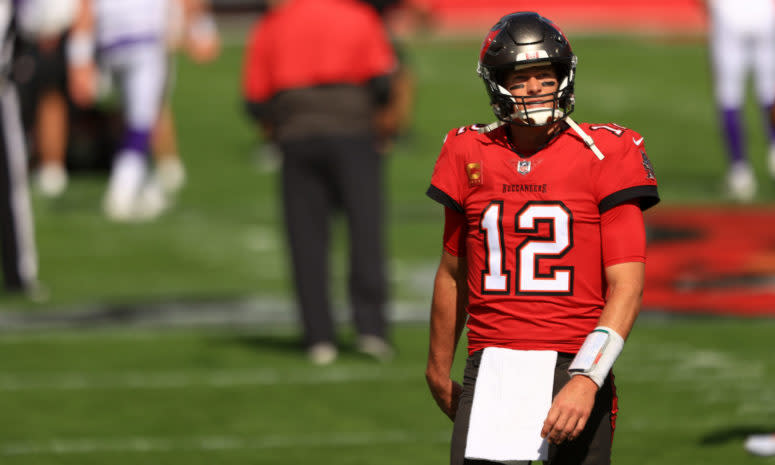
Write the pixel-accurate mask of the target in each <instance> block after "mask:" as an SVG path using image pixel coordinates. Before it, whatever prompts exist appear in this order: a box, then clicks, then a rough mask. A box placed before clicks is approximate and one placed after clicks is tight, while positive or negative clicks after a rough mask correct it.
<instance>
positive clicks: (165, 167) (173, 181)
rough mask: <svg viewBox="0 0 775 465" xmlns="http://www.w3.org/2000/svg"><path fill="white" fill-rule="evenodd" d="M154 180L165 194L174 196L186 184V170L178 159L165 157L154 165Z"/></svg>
mask: <svg viewBox="0 0 775 465" xmlns="http://www.w3.org/2000/svg"><path fill="white" fill-rule="evenodd" d="M155 177H156V179H157V180H158V183H159V185H160V186H161V187H162V188H163V189H164V192H165V193H167V194H175V193H176V192H178V191H179V190H180V189H181V188H183V185H184V184H185V183H186V170H185V168H184V167H183V163H182V162H181V161H180V159H179V158H178V157H172V156H170V157H165V158H163V159H162V160H160V161H159V162H157V164H156V176H155Z"/></svg>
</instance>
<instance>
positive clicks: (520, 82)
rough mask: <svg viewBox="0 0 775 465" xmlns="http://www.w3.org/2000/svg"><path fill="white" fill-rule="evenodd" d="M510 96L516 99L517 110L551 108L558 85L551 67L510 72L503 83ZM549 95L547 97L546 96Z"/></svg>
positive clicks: (544, 66)
mask: <svg viewBox="0 0 775 465" xmlns="http://www.w3.org/2000/svg"><path fill="white" fill-rule="evenodd" d="M503 87H505V88H506V89H507V90H508V91H509V92H510V93H511V95H513V96H514V97H518V98H517V109H518V110H519V111H523V112H524V111H527V112H529V111H530V109H532V108H542V107H543V108H552V107H553V105H554V100H553V98H552V97H553V96H552V95H551V94H553V93H554V92H557V89H558V88H559V83H558V82H557V73H556V72H555V70H554V67H552V65H548V64H547V65H540V66H532V67H530V68H524V69H520V70H515V71H510V72H509V73H508V74H507V75H506V78H505V79H504V81H503ZM547 94H549V95H547Z"/></svg>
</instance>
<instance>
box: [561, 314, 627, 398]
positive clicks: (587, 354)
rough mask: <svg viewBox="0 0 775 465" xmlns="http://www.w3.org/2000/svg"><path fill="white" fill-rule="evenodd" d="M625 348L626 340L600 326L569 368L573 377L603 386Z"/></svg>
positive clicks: (592, 333) (591, 334) (586, 341)
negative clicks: (577, 376)
mask: <svg viewBox="0 0 775 465" xmlns="http://www.w3.org/2000/svg"><path fill="white" fill-rule="evenodd" d="M623 348H624V339H623V338H622V337H621V336H620V335H619V334H618V333H617V332H616V331H614V330H613V329H611V328H608V327H606V326H598V327H597V328H595V329H594V330H593V331H592V332H591V333H589V335H588V336H587V338H586V339H585V340H584V344H582V345H581V349H579V352H578V353H577V354H576V357H575V358H574V359H573V361H572V362H571V364H570V367H568V372H569V373H570V375H571V376H576V375H584V376H587V377H589V378H590V379H591V380H592V381H594V382H595V384H597V387H598V388H599V387H601V386H603V382H604V381H605V378H606V377H607V376H608V373H609V372H610V371H611V367H613V366H614V362H615V361H616V359H617V357H619V354H620V353H622V349H623Z"/></svg>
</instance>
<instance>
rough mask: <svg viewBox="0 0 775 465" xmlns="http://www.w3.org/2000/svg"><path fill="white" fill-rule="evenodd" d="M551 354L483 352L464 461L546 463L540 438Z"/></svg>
mask: <svg viewBox="0 0 775 465" xmlns="http://www.w3.org/2000/svg"><path fill="white" fill-rule="evenodd" d="M556 363H557V352H554V351H545V350H511V349H504V348H500V347H488V348H486V349H484V353H483V354H482V361H481V363H480V365H479V374H478V375H477V378H476V387H475V389H474V400H473V406H472V408H471V419H470V423H469V428H468V439H467V443H466V454H465V456H466V458H469V459H480V460H490V461H493V462H510V461H519V460H547V459H548V451H549V443H548V442H547V441H546V440H545V439H542V438H541V428H543V425H544V420H546V415H547V414H548V413H549V408H550V407H551V405H552V385H553V383H554V369H555V365H556Z"/></svg>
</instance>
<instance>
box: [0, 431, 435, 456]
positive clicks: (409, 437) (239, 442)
mask: <svg viewBox="0 0 775 465" xmlns="http://www.w3.org/2000/svg"><path fill="white" fill-rule="evenodd" d="M449 437H450V433H449V432H441V431H440V432H432V433H427V432H418V431H366V432H357V433H354V432H341V433H311V434H300V435H280V434H277V435H269V436H256V437H251V436H200V437H176V438H170V437H167V438H165V437H149V436H144V437H123V438H121V437H119V438H73V439H50V440H42V441H19V442H6V443H0V456H19V455H73V454H94V453H102V452H133V453H152V452H180V451H204V452H206V451H229V450H249V449H283V448H290V447H292V448H296V449H298V448H312V447H347V446H352V447H355V446H369V445H379V444H411V443H418V442H422V443H426V444H427V443H443V442H445V441H449Z"/></svg>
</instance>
